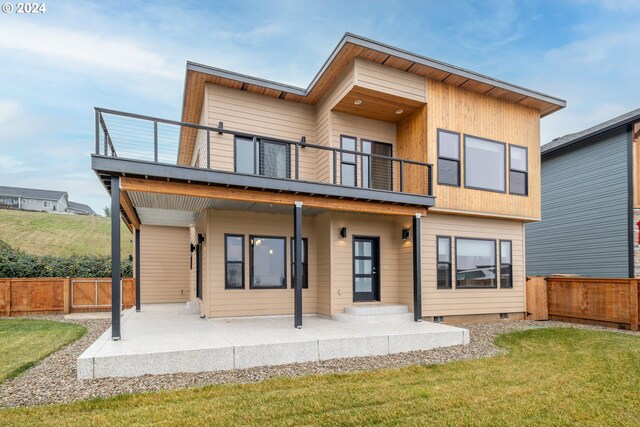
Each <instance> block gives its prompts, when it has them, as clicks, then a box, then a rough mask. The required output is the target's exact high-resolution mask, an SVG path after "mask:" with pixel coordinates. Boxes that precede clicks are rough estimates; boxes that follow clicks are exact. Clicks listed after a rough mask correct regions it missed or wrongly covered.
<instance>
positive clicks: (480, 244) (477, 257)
mask: <svg viewBox="0 0 640 427" xmlns="http://www.w3.org/2000/svg"><path fill="white" fill-rule="evenodd" d="M496 287H497V281H496V241H495V240H486V239H472V238H457V239H456V288H457V289H465V288H467V289H470V288H496Z"/></svg>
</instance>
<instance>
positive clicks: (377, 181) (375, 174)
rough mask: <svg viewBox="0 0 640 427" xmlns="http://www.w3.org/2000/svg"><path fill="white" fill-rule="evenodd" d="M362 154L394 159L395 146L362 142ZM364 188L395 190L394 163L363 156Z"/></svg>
mask: <svg viewBox="0 0 640 427" xmlns="http://www.w3.org/2000/svg"><path fill="white" fill-rule="evenodd" d="M362 152H363V153H367V154H376V155H380V156H387V157H393V145H391V144H386V143H383V142H375V141H365V140H362ZM362 186H363V187H364V188H375V189H378V190H387V191H392V190H393V161H392V160H389V159H381V158H380V157H368V156H362Z"/></svg>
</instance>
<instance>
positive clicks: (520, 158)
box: [509, 145, 529, 196]
mask: <svg viewBox="0 0 640 427" xmlns="http://www.w3.org/2000/svg"><path fill="white" fill-rule="evenodd" d="M509 193H511V194H520V195H523V196H526V195H527V194H529V173H528V166H527V147H518V146H517V145H510V146H509Z"/></svg>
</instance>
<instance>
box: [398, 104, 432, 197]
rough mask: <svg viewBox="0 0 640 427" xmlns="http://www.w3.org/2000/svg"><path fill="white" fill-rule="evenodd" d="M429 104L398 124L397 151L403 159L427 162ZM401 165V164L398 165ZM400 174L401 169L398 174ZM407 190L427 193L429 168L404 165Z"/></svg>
mask: <svg viewBox="0 0 640 427" xmlns="http://www.w3.org/2000/svg"><path fill="white" fill-rule="evenodd" d="M427 108H428V107H427V106H426V105H425V106H424V107H422V108H421V109H420V110H418V111H416V112H415V113H413V114H412V115H410V116H409V117H407V118H406V119H404V120H402V121H401V122H400V123H398V125H397V132H396V134H397V143H396V145H397V148H398V149H397V153H398V157H400V158H403V159H412V160H417V161H420V162H425V163H427V162H428V161H429V160H428V158H427V152H428V144H427ZM432 163H434V162H432ZM398 167H399V166H398ZM398 174H399V171H398V173H397V174H396V175H398ZM404 177H405V178H404V184H405V191H407V192H412V193H416V194H427V182H428V181H427V180H428V175H427V169H426V168H425V167H423V166H418V165H409V164H406V165H405V166H404Z"/></svg>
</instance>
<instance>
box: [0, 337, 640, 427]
mask: <svg viewBox="0 0 640 427" xmlns="http://www.w3.org/2000/svg"><path fill="white" fill-rule="evenodd" d="M497 343H498V344H499V345H500V346H503V347H506V348H507V349H508V350H509V353H507V354H505V355H502V356H498V357H494V358H489V359H482V360H476V361H468V362H458V363H449V364H446V365H439V366H416V367H410V368H403V369H395V370H379V371H372V372H364V373H356V374H340V375H316V376H313V375H312V376H306V377H301V378H277V379H272V380H267V381H263V382H260V383H255V384H244V385H221V386H210V387H205V388H197V389H187V390H181V391H175V392H163V393H155V394H141V395H128V396H120V397H117V398H111V399H105V400H93V401H85V402H78V403H73V404H68V405H54V406H44V407H36V408H19V409H8V410H3V411H0V424H2V425H21V424H29V425H74V426H75V425H96V424H101V425H116V424H117V425H129V424H135V425H140V424H147V425H150V424H155V423H158V424H161V425H198V424H200V425H247V424H249V425H318V424H320V425H371V424H382V425H438V426H441V425H508V426H522V425H525V426H526V425H531V426H538V425H544V426H555V425H558V426H560V425H562V426H564V425H575V426H605V425H615V426H631V425H638V420H640V338H639V337H637V336H630V335H623V334H616V333H610V332H597V331H588V330H577V329H532V330H527V331H523V332H516V333H511V334H508V335H505V336H502V337H500V338H499V339H498V341H497Z"/></svg>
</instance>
